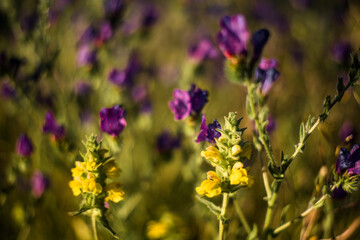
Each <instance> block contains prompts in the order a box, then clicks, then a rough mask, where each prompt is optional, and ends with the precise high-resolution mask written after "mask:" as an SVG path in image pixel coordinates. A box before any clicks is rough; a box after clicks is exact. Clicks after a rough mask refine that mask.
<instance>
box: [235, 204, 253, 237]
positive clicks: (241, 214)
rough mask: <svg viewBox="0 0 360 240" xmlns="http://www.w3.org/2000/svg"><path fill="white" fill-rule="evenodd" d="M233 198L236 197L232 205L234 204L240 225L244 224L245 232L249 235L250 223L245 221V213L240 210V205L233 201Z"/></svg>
mask: <svg viewBox="0 0 360 240" xmlns="http://www.w3.org/2000/svg"><path fill="white" fill-rule="evenodd" d="M235 199H236V198H234V206H235V210H236V213H237V214H238V216H239V219H240V221H241V223H242V225H243V226H244V228H245V231H246V233H247V234H248V235H249V234H250V233H251V228H250V225H249V223H248V222H247V220H246V218H245V215H244V213H243V212H242V210H241V208H240V206H239V205H238V204H237V203H236V202H235Z"/></svg>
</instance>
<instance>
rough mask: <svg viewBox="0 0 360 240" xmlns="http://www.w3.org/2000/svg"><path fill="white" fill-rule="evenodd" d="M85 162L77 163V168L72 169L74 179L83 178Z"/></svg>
mask: <svg viewBox="0 0 360 240" xmlns="http://www.w3.org/2000/svg"><path fill="white" fill-rule="evenodd" d="M85 165H86V164H85V162H80V161H76V162H75V167H74V168H72V169H71V172H72V176H73V177H74V178H76V177H81V175H82V174H83V173H84V172H85Z"/></svg>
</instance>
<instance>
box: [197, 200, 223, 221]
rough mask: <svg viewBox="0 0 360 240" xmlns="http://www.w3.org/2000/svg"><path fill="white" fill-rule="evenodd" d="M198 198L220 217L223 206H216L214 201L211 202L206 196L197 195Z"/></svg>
mask: <svg viewBox="0 0 360 240" xmlns="http://www.w3.org/2000/svg"><path fill="white" fill-rule="evenodd" d="M196 199H197V200H199V201H200V202H201V203H203V204H204V205H205V206H207V207H208V208H209V209H210V211H211V212H212V213H213V214H215V216H216V217H217V218H220V213H221V208H220V207H218V206H216V205H215V204H214V203H212V202H210V201H209V200H206V199H205V198H202V197H199V196H197V195H196Z"/></svg>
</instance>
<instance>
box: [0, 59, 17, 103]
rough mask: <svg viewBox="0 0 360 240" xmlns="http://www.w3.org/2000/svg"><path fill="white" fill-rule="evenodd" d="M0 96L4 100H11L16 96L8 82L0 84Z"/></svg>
mask: <svg viewBox="0 0 360 240" xmlns="http://www.w3.org/2000/svg"><path fill="white" fill-rule="evenodd" d="M0 66H1V65H0ZM1 96H2V97H3V98H5V99H12V98H14V97H15V96H16V91H15V88H14V87H13V86H12V85H11V84H10V83H9V82H8V81H4V82H3V83H2V84H1Z"/></svg>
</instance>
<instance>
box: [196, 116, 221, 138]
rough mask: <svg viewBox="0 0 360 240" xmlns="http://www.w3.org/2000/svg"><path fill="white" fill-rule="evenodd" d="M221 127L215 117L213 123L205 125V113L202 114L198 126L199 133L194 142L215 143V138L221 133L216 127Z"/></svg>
mask: <svg viewBox="0 0 360 240" xmlns="http://www.w3.org/2000/svg"><path fill="white" fill-rule="evenodd" d="M219 128H221V126H220V123H219V122H218V121H217V120H216V119H215V120H214V122H213V123H210V124H209V125H206V118H205V115H204V114H203V115H202V120H201V126H200V133H199V135H198V137H197V139H196V141H195V142H197V143H199V142H204V141H206V142H209V143H215V138H219V137H220V136H221V133H220V132H218V131H217V130H216V129H219Z"/></svg>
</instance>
